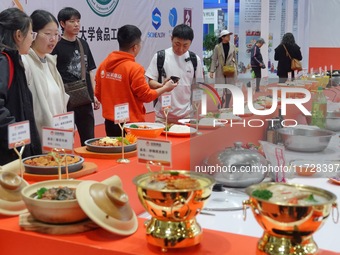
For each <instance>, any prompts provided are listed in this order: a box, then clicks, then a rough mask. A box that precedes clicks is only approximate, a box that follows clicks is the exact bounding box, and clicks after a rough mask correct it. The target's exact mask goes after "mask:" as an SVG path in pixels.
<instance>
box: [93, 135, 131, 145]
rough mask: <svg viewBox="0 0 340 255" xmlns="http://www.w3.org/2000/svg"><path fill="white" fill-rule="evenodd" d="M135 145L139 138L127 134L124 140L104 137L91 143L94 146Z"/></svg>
mask: <svg viewBox="0 0 340 255" xmlns="http://www.w3.org/2000/svg"><path fill="white" fill-rule="evenodd" d="M123 141H124V144H125V145H130V144H134V143H136V142H137V137H136V136H134V135H132V134H127V135H126V136H125V137H124V139H123V138H122V137H104V138H101V139H99V140H96V141H94V142H92V143H91V145H94V146H122V143H123Z"/></svg>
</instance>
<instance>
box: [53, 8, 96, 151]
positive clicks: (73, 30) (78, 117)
mask: <svg viewBox="0 0 340 255" xmlns="http://www.w3.org/2000/svg"><path fill="white" fill-rule="evenodd" d="M57 18H58V21H59V24H60V26H61V29H62V31H63V35H62V38H61V40H60V41H59V42H58V44H57V46H56V47H55V49H54V50H53V52H52V54H54V55H57V68H58V70H59V72H60V74H61V77H62V78H63V81H64V83H70V82H75V81H78V80H81V55H80V49H79V45H78V42H77V35H78V34H79V30H80V19H81V15H80V13H79V11H78V10H76V9H74V8H72V7H65V8H63V9H61V10H60V11H59V13H58V17H57ZM78 39H79V40H80V42H81V45H82V46H83V49H84V60H85V67H86V83H87V88H88V92H89V95H90V97H91V99H92V101H93V108H92V104H91V103H89V104H85V105H80V106H77V107H73V108H71V107H70V106H68V111H74V121H75V124H76V126H77V129H78V133H79V136H80V142H81V145H82V146H84V145H85V141H86V140H88V139H91V138H94V124H95V123H94V114H93V109H95V110H97V109H99V108H100V103H99V101H98V100H97V98H96V97H94V95H93V91H94V86H95V82H94V76H95V73H94V71H93V70H94V69H96V64H95V62H94V59H93V56H92V53H91V50H90V47H89V45H88V43H87V42H86V41H85V40H83V39H82V38H78Z"/></svg>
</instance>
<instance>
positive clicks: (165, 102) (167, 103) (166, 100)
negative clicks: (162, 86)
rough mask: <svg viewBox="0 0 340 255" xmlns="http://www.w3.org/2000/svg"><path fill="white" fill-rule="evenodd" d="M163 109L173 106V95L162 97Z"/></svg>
mask: <svg viewBox="0 0 340 255" xmlns="http://www.w3.org/2000/svg"><path fill="white" fill-rule="evenodd" d="M161 98H162V102H161V103H162V108H166V107H170V106H171V95H170V94H165V95H162V97H161Z"/></svg>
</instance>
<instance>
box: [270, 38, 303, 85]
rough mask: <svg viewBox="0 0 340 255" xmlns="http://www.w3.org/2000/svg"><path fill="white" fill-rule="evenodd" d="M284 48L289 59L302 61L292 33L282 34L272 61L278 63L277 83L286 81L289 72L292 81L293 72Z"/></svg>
mask: <svg viewBox="0 0 340 255" xmlns="http://www.w3.org/2000/svg"><path fill="white" fill-rule="evenodd" d="M284 46H286V48H287V51H288V53H289V54H290V56H291V58H296V59H297V60H300V61H301V60H302V54H301V50H300V46H298V45H297V44H296V43H295V39H294V35H293V34H292V33H286V34H284V35H283V37H282V41H281V44H279V46H277V47H276V49H275V55H274V59H275V60H276V61H278V65H277V75H278V76H279V83H284V82H286V81H287V78H288V73H289V72H291V74H292V79H294V71H292V69H291V68H290V66H291V59H290V58H289V56H288V54H287V52H286V50H285V47H284Z"/></svg>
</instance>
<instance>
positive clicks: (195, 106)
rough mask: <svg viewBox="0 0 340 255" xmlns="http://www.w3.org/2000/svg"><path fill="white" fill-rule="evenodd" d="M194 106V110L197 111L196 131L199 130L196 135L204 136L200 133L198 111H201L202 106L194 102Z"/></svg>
mask: <svg viewBox="0 0 340 255" xmlns="http://www.w3.org/2000/svg"><path fill="white" fill-rule="evenodd" d="M193 105H194V108H195V111H196V130H197V132H196V134H197V135H202V132H200V131H198V126H199V125H198V123H199V119H198V118H199V114H198V109H199V106H200V101H194V103H193Z"/></svg>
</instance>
